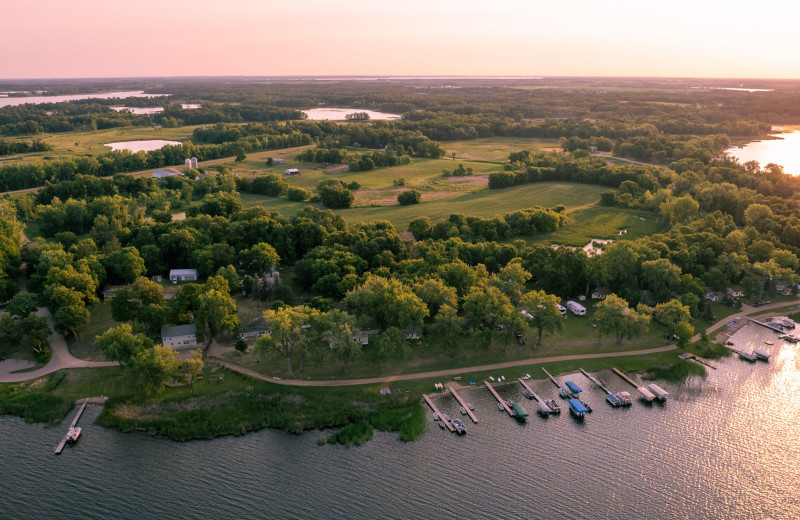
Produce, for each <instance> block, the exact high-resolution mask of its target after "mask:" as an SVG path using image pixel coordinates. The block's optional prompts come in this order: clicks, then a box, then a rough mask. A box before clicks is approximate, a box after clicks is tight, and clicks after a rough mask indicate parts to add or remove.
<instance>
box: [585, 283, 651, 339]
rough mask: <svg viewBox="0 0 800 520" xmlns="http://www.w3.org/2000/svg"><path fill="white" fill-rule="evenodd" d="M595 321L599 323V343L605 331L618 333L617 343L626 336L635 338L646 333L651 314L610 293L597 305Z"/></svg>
mask: <svg viewBox="0 0 800 520" xmlns="http://www.w3.org/2000/svg"><path fill="white" fill-rule="evenodd" d="M594 321H595V324H596V325H597V344H598V345H600V338H601V335H602V334H603V333H614V334H616V336H617V344H620V343H622V340H623V339H624V338H625V336H628V337H629V338H634V337H636V336H640V335H642V334H644V333H645V332H646V331H647V327H648V325H649V323H650V316H649V315H647V314H645V313H642V312H637V311H635V310H633V309H631V308H630V307H628V302H626V301H625V300H623V299H622V298H620V297H619V296H617V295H616V294H609V295H608V296H606V299H605V300H603V301H601V302H600V303H598V304H597V305H596V306H595V310H594Z"/></svg>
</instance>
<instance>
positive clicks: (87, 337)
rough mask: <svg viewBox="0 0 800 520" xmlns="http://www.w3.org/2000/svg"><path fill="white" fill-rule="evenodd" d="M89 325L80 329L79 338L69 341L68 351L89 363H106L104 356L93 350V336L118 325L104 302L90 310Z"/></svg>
mask: <svg viewBox="0 0 800 520" xmlns="http://www.w3.org/2000/svg"><path fill="white" fill-rule="evenodd" d="M90 312H91V318H90V319H89V323H87V324H86V325H84V326H83V327H81V328H80V330H79V331H78V332H79V334H80V335H79V337H78V338H77V339H74V338H71V339H70V340H69V350H70V352H71V353H72V355H73V356H75V357H76V358H79V359H86V360H89V361H106V358H105V356H104V355H103V353H102V352H100V351H99V350H96V349H95V348H94V339H95V336H98V335H99V334H102V333H103V332H105V331H107V330H108V329H110V328H111V327H115V326H117V325H118V323H117V322H116V321H114V318H112V317H111V306H110V304H108V303H106V302H101V303H97V304H95V305H94V306H93V307H92V308H91V309H90Z"/></svg>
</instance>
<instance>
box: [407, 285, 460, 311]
mask: <svg viewBox="0 0 800 520" xmlns="http://www.w3.org/2000/svg"><path fill="white" fill-rule="evenodd" d="M411 290H412V291H414V294H416V295H417V296H419V297H420V299H421V300H422V301H423V302H424V303H425V305H427V306H428V311H429V312H430V317H431V318H433V317H434V316H436V314H437V313H438V312H439V309H440V308H442V307H444V306H450V307H458V294H457V293H456V290H455V289H454V288H452V287H449V286H447V285H445V284H444V282H443V281H441V280H439V279H437V278H426V279H425V280H423V281H421V282H417V283H415V284H414V285H413V287H412V288H411Z"/></svg>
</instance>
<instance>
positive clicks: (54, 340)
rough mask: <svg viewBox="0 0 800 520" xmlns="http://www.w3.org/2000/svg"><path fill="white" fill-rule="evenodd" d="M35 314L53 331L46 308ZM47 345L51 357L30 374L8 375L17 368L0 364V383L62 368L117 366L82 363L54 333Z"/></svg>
mask: <svg viewBox="0 0 800 520" xmlns="http://www.w3.org/2000/svg"><path fill="white" fill-rule="evenodd" d="M36 314H37V315H38V316H44V317H45V318H46V319H47V324H48V325H50V328H51V329H53V330H55V329H54V321H53V315H52V314H50V311H49V310H48V309H47V308H45V307H42V308H40V309H39V311H38V312H37V313H36ZM47 343H48V344H49V345H50V349H51V350H52V351H53V355H52V356H51V357H50V361H49V362H48V363H47V364H46V365H45V366H43V367H42V368H39V369H37V370H33V371H31V372H22V373H20V374H9V373H8V371H10V370H18V369H19V366H17V365H16V364H12V363H9V364H6V361H3V362H0V383H19V382H21V381H28V380H31V379H36V378H37V377H42V376H45V375H47V374H50V373H51V372H55V371H56V370H61V369H62V368H83V367H110V366H115V365H117V364H118V363H117V362H116V361H84V360H83V359H78V358H76V357H74V356H73V355H72V354H70V353H69V348H67V342H66V340H64V336H62V335H61V334H59V333H58V332H55V331H54V332H53V333H52V334H50V337H49V338H47Z"/></svg>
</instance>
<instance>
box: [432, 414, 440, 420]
mask: <svg viewBox="0 0 800 520" xmlns="http://www.w3.org/2000/svg"><path fill="white" fill-rule="evenodd" d="M433 420H434V421H438V420H439V414H438V413H434V414H433Z"/></svg>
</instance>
